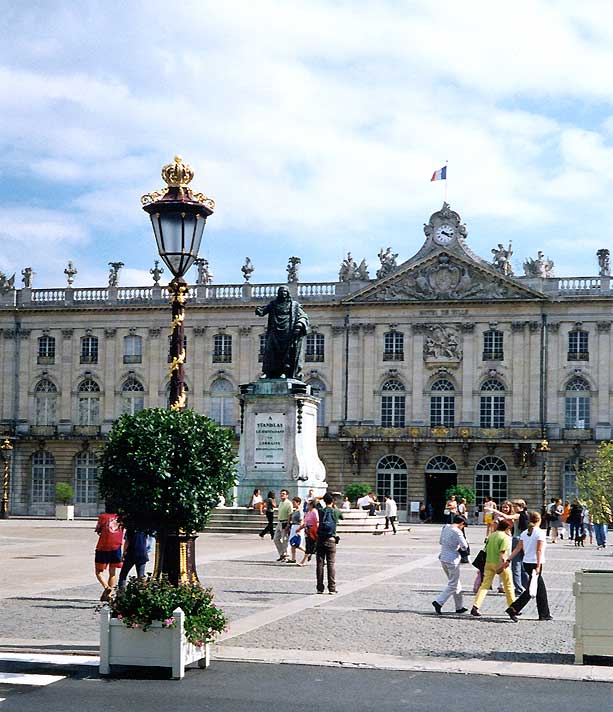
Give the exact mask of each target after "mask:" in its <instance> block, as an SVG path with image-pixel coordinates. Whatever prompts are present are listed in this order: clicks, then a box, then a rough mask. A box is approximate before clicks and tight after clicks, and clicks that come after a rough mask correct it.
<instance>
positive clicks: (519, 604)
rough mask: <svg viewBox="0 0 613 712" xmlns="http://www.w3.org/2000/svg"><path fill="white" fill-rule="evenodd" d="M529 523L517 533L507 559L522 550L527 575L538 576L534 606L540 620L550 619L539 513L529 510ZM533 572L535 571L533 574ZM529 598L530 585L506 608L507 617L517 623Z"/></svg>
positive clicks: (545, 543) (544, 544) (543, 538)
mask: <svg viewBox="0 0 613 712" xmlns="http://www.w3.org/2000/svg"><path fill="white" fill-rule="evenodd" d="M529 521H530V524H528V528H527V529H526V531H523V532H522V533H521V534H520V535H519V542H518V544H517V546H516V547H515V549H513V551H512V552H511V556H510V559H509V560H512V559H513V558H515V557H516V556H517V555H518V554H519V553H521V552H522V551H523V552H524V568H525V569H526V573H527V574H528V576H533V575H536V576H538V583H537V589H536V608H537V611H538V614H539V620H540V621H551V620H553V618H552V617H551V614H550V613H549V603H548V601H547V589H546V588H545V582H544V581H543V564H544V563H545V549H546V547H547V537H546V536H545V532H544V531H543V530H542V529H541V528H540V523H541V515H540V514H539V513H538V512H530V517H529ZM533 572H536V573H535V574H533ZM529 600H530V587H528V588H526V589H525V590H524V592H523V593H522V595H521V596H520V597H519V598H518V599H517V600H516V601H514V602H513V603H512V604H511V605H510V606H509V607H508V608H507V611H506V612H507V614H508V615H509V618H510V619H511V620H512V621H514V622H515V623H517V616H518V615H519V613H520V612H521V609H522V608H523V607H524V606H525V605H526V603H528V601H529Z"/></svg>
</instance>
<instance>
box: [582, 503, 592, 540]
mask: <svg viewBox="0 0 613 712" xmlns="http://www.w3.org/2000/svg"><path fill="white" fill-rule="evenodd" d="M582 506H583V510H582V512H581V517H582V520H583V531H584V532H585V533H587V535H588V536H589V537H590V544H593V543H594V522H592V514H591V512H590V510H589V508H588V506H587V504H586V503H585V502H584V503H583V505H582Z"/></svg>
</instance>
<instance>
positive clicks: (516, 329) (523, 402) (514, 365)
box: [509, 321, 529, 426]
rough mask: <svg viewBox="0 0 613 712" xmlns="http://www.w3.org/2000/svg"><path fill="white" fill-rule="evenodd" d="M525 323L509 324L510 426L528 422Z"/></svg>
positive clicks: (515, 322)
mask: <svg viewBox="0 0 613 712" xmlns="http://www.w3.org/2000/svg"><path fill="white" fill-rule="evenodd" d="M525 335H526V322H525V321H514V322H512V323H511V344H512V348H511V354H510V357H511V358H510V359H509V363H510V364H511V379H512V382H513V400H512V402H511V425H519V426H521V425H524V424H525V423H526V422H527V421H528V401H527V396H528V393H527V391H528V389H529V383H528V382H527V371H528V358H527V357H528V354H527V353H526V350H525V349H526V337H525Z"/></svg>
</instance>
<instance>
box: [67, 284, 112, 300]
mask: <svg viewBox="0 0 613 712" xmlns="http://www.w3.org/2000/svg"><path fill="white" fill-rule="evenodd" d="M108 298H109V292H108V289H107V288H106V287H87V288H85V289H75V290H74V292H73V300H74V301H75V302H80V303H81V304H92V303H94V304H95V303H98V302H106V301H107V300H108Z"/></svg>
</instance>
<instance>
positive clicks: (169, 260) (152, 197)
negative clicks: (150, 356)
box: [141, 156, 215, 410]
mask: <svg viewBox="0 0 613 712" xmlns="http://www.w3.org/2000/svg"><path fill="white" fill-rule="evenodd" d="M193 177H194V171H193V169H192V168H191V166H188V165H187V164H185V163H183V160H182V159H181V157H180V156H175V160H174V163H169V164H168V165H166V166H164V167H163V168H162V178H163V179H164V181H165V182H166V185H167V186H168V187H167V188H164V189H162V190H159V191H154V192H153V193H147V194H146V195H143V197H142V198H141V203H142V206H143V210H144V211H145V212H147V213H149V217H150V218H151V225H152V226H153V233H154V235H155V240H156V242H157V248H158V252H159V253H160V257H161V258H162V260H163V261H164V263H165V264H166V266H167V267H168V269H169V270H170V271H171V272H172V275H173V280H172V281H171V282H170V284H169V285H168V291H169V292H170V303H171V305H172V324H171V332H170V334H171V337H170V408H172V409H176V410H180V409H182V408H184V407H185V400H186V395H185V380H184V379H185V376H184V372H183V364H184V362H185V349H184V347H183V340H184V329H183V322H184V320H185V301H186V299H187V291H188V286H187V282H186V281H185V280H184V279H183V275H184V274H185V273H186V272H187V270H188V269H189V268H190V267H191V266H192V264H193V263H194V260H195V259H196V258H197V257H198V250H199V249H200V241H201V240H202V233H203V231H204V226H205V224H206V219H207V218H208V217H209V215H211V214H212V213H213V210H214V209H215V202H214V201H213V200H211V199H210V198H207V197H206V195H204V194H203V193H194V192H192V189H191V188H189V187H188V186H189V183H190V182H191V180H192V178H193Z"/></svg>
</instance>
